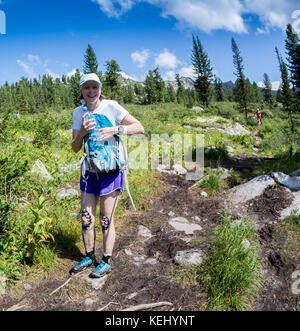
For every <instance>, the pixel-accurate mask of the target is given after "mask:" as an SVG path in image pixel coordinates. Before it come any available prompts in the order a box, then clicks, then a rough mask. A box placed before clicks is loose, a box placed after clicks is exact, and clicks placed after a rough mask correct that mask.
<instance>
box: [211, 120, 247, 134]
mask: <svg viewBox="0 0 300 331" xmlns="http://www.w3.org/2000/svg"><path fill="white" fill-rule="evenodd" d="M217 130H219V131H221V132H223V133H226V134H229V135H230V136H238V135H240V134H247V135H249V134H251V132H250V131H248V130H246V129H245V128H244V127H243V126H242V125H241V124H240V123H235V125H234V126H233V127H227V128H225V129H222V128H217Z"/></svg>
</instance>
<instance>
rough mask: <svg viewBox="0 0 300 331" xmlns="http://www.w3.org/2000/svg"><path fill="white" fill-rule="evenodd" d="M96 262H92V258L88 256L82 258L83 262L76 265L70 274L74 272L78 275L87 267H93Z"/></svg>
mask: <svg viewBox="0 0 300 331" xmlns="http://www.w3.org/2000/svg"><path fill="white" fill-rule="evenodd" d="M94 262H95V260H92V259H91V258H90V257H88V256H86V257H84V258H82V260H81V261H80V262H79V263H77V264H75V265H74V267H73V268H72V269H71V270H70V274H72V273H73V272H74V273H77V272H80V271H83V270H85V269H86V268H87V267H89V266H91V265H92V264H93V263H94Z"/></svg>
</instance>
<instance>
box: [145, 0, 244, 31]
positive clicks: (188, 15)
mask: <svg viewBox="0 0 300 331" xmlns="http://www.w3.org/2000/svg"><path fill="white" fill-rule="evenodd" d="M148 1H149V2H150V3H153V4H155V5H157V6H159V7H161V8H162V10H163V12H162V16H163V17H168V16H173V17H175V18H176V19H177V20H178V23H179V26H181V27H192V28H195V29H199V30H202V31H205V32H207V33H209V32H211V31H212V30H218V29H225V30H228V31H232V32H237V33H245V32H247V27H246V26H245V24H244V22H243V18H242V16H241V15H242V14H243V12H244V8H243V5H242V4H241V2H240V1H239V0H202V1H199V0H185V1H182V0H164V1H163V0H148Z"/></svg>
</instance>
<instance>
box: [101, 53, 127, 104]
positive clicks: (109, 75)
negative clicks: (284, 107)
mask: <svg viewBox="0 0 300 331" xmlns="http://www.w3.org/2000/svg"><path fill="white" fill-rule="evenodd" d="M120 71H121V69H120V66H119V65H118V63H117V62H116V61H115V60H111V61H106V72H105V74H104V84H103V93H104V95H106V96H107V97H109V98H111V99H113V100H117V101H119V102H121V101H122V100H123V90H122V87H121V83H120V79H119V75H120Z"/></svg>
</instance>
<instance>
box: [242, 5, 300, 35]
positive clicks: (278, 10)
mask: <svg viewBox="0 0 300 331" xmlns="http://www.w3.org/2000/svg"><path fill="white" fill-rule="evenodd" d="M245 8H246V9H247V10H248V12H249V13H253V14H256V15H258V16H259V19H260V21H261V22H262V24H263V27H262V28H258V29H257V33H262V32H264V33H268V32H269V30H270V29H271V28H281V29H283V30H285V29H286V25H287V24H288V23H293V21H294V19H293V18H292V14H293V12H294V11H295V10H297V9H300V4H299V0H245Z"/></svg>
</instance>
